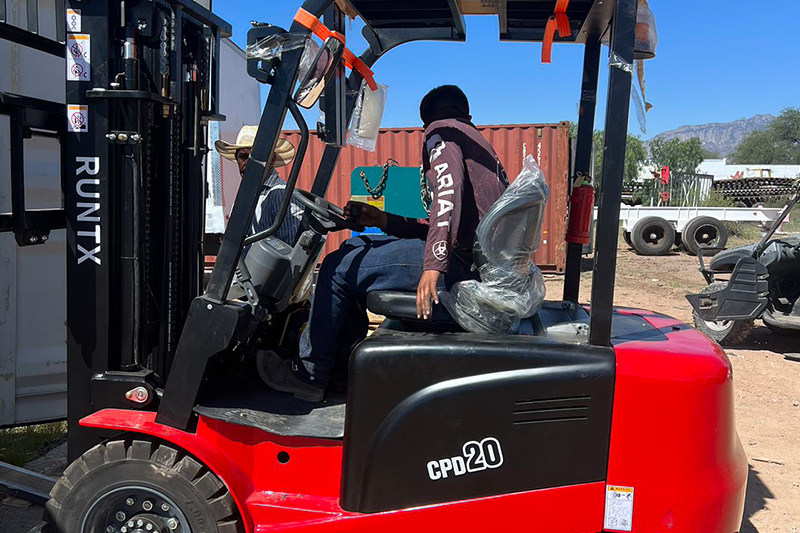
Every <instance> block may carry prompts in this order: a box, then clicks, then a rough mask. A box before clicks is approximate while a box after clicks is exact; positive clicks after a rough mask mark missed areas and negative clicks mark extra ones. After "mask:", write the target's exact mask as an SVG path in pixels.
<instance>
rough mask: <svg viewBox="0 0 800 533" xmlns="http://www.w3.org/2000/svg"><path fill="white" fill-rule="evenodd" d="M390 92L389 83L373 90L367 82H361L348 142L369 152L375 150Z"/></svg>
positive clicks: (379, 85) (348, 133)
mask: <svg viewBox="0 0 800 533" xmlns="http://www.w3.org/2000/svg"><path fill="white" fill-rule="evenodd" d="M388 92H389V87H388V86H387V85H383V84H380V83H379V84H378V89H377V90H375V91H373V90H371V89H370V88H369V87H367V84H366V82H362V83H361V92H360V93H359V95H358V99H357V100H356V104H355V107H354V108H353V118H352V120H351V122H350V129H349V130H348V132H347V144H349V145H351V146H355V147H356V148H361V149H362V150H366V151H368V152H374V151H375V144H376V143H377V142H378V131H379V130H380V127H381V120H382V119H383V110H384V109H385V108H386V98H387V96H388Z"/></svg>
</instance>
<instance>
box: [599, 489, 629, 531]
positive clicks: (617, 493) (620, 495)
mask: <svg viewBox="0 0 800 533" xmlns="http://www.w3.org/2000/svg"><path fill="white" fill-rule="evenodd" d="M632 527H633V487H618V486H613V485H608V486H607V487H606V517H605V525H604V526H603V528H604V529H608V530H612V531H630V530H631V528H632Z"/></svg>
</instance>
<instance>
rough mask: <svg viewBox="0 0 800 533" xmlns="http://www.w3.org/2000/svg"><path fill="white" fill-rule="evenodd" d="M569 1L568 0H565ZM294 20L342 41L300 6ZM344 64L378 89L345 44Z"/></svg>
mask: <svg viewBox="0 0 800 533" xmlns="http://www.w3.org/2000/svg"><path fill="white" fill-rule="evenodd" d="M567 1H569V0H567ZM294 20H295V22H297V23H298V24H300V25H302V26H304V27H305V28H307V29H308V30H309V31H311V32H312V33H313V34H314V35H316V36H317V37H319V38H320V39H322V40H323V41H325V40H326V39H327V38H328V37H333V38H335V39H337V40H338V41H340V42H342V43H344V42H345V38H344V35H342V34H341V33H338V32H335V31H332V30H329V29H328V27H327V26H325V25H324V24H323V23H322V22H320V20H319V19H318V18H317V17H315V16H314V15H312V14H311V13H309V12H308V11H306V10H305V9H303V8H302V7H301V8H300V9H299V10H298V11H297V15H295V16H294ZM343 58H344V64H345V65H347V66H348V67H350V69H351V70H356V71H357V72H358V73H359V74H361V77H362V78H364V79H365V80H366V81H367V85H368V86H369V88H370V89H371V90H373V91H377V90H378V84H377V83H375V73H374V72H372V70H371V69H370V68H369V67H368V66H367V64H366V63H364V62H363V61H362V60H361V58H359V57H356V55H355V54H354V53H353V52H351V51H350V49H349V48H347V47H346V46H345V48H344V55H343Z"/></svg>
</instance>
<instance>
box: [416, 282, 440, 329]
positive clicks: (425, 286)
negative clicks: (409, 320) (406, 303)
mask: <svg viewBox="0 0 800 533" xmlns="http://www.w3.org/2000/svg"><path fill="white" fill-rule="evenodd" d="M439 276H440V273H439V271H438V270H426V271H424V272H423V273H422V277H421V278H420V279H419V285H418V286H417V318H422V319H424V320H428V317H430V316H431V300H433V301H434V303H436V305H439V292H438V291H437V290H436V284H437V282H438V281H439Z"/></svg>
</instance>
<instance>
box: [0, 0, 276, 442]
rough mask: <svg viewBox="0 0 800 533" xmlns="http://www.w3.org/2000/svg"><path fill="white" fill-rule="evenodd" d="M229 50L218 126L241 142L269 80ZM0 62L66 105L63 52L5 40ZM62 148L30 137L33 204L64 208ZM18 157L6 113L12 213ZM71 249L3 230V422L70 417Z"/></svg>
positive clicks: (2, 203) (2, 157)
mask: <svg viewBox="0 0 800 533" xmlns="http://www.w3.org/2000/svg"><path fill="white" fill-rule="evenodd" d="M6 5H7V22H9V23H11V24H15V25H18V26H20V27H21V28H23V29H24V28H26V17H27V12H26V9H25V6H26V4H25V1H21V0H6ZM39 33H40V34H42V35H44V36H45V37H49V38H51V39H52V38H55V34H56V31H55V13H54V5H53V3H52V2H39ZM220 56H221V67H220V113H222V114H223V115H226V116H227V118H228V120H227V122H223V123H213V124H215V126H214V130H216V131H218V132H219V133H218V135H221V137H222V138H224V139H226V140H235V139H236V133H238V131H239V128H241V127H242V125H243V124H245V123H251V124H252V123H258V120H259V118H260V113H261V103H260V92H259V91H260V85H259V83H258V82H256V81H255V80H254V79H252V78H250V77H249V76H248V75H247V70H246V62H245V54H244V52H243V51H242V50H241V49H239V48H238V47H237V46H236V45H235V44H234V43H233V42H231V41H230V40H228V39H223V41H222V43H221V46H220ZM0 64H2V65H8V66H9V67H10V69H9V70H7V71H6V72H8V73H9V74H4V75H2V76H0V91H2V92H9V93H14V94H19V95H24V96H32V97H35V98H41V99H44V100H50V101H55V102H59V103H64V98H65V78H66V76H65V72H66V70H65V69H66V66H65V64H64V59H63V58H56V57H53V56H51V55H48V54H45V53H43V52H39V51H37V50H33V49H31V48H27V47H25V46H22V45H19V44H15V43H11V42H8V41H5V40H2V39H0ZM64 120H66V115H65V117H64ZM217 124H218V125H217ZM211 146H212V148H213V144H212V145H211ZM59 154H60V149H59V145H58V143H57V142H56V141H55V140H54V139H45V138H41V137H34V138H33V139H30V140H26V141H25V185H26V187H25V200H26V207H27V208H28V209H35V208H45V207H50V208H52V207H62V206H63V195H62V191H61V175H60V170H61V169H60V161H59ZM215 155H216V152H214V151H213V150H212V151H211V152H210V153H209V161H207V168H209V169H213V168H214V161H213V158H214V157H215ZM9 156H10V153H9V118H8V116H7V115H0V213H10V212H11V176H10V157H9ZM217 159H219V158H218V157H217ZM216 165H217V169H218V170H217V173H222V172H236V173H237V176H238V171H237V170H236V165H235V163H233V162H229V161H224V162H223V163H222V164H221V165H220V162H219V161H218V162H217V163H216ZM212 174H213V172H211V171H209V172H208V175H209V177H211V175H212ZM220 176H221V174H220ZM219 183H220V184H221V183H222V182H221V180H220V181H219ZM209 189H210V190H211V189H212V184H211V183H210V184H209ZM212 192H213V191H212ZM233 194H235V191H234V192H233ZM212 203H213V202H212ZM220 205H222V204H220ZM65 254H66V231H65V230H63V229H62V230H55V231H52V232H51V233H50V239H49V240H48V242H47V243H46V244H43V245H37V246H26V247H19V246H17V244H16V241H15V239H14V234H13V233H11V232H7V233H0V427H2V426H13V425H20V424H26V423H32V422H42V421H48V420H57V419H62V418H65V417H66V414H67V394H66V392H67V370H66V369H67V364H66V338H67V329H66V261H65Z"/></svg>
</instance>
